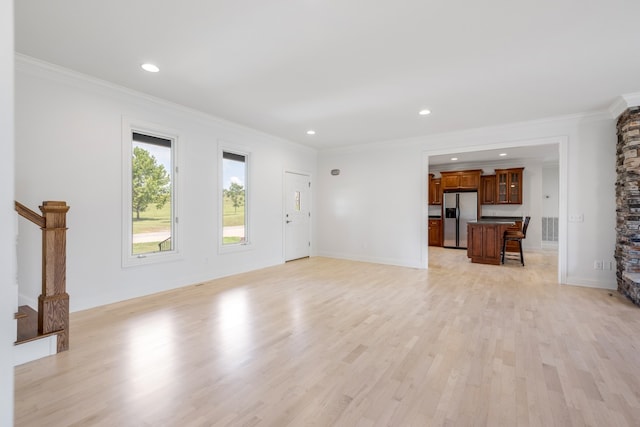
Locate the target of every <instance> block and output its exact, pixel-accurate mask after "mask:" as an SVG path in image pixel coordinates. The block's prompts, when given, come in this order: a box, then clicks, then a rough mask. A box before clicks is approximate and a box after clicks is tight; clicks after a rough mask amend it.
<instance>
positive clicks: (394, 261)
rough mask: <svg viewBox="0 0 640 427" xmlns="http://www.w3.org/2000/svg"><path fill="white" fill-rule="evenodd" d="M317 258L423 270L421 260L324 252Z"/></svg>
mask: <svg viewBox="0 0 640 427" xmlns="http://www.w3.org/2000/svg"><path fill="white" fill-rule="evenodd" d="M317 256H320V257H325V258H337V259H345V260H349V261H358V262H370V263H372V264H385V265H393V266H398V267H408V268H419V269H424V267H423V266H422V264H423V260H421V259H420V260H414V261H411V260H407V259H404V258H402V259H401V258H386V257H369V256H359V255H353V254H347V253H339V252H330V251H329V252H325V251H320V252H319V253H318V255H317Z"/></svg>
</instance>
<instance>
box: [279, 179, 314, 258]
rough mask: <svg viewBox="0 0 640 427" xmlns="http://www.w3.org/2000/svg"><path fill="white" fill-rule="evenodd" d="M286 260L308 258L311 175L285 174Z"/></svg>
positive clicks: (309, 248) (309, 247)
mask: <svg viewBox="0 0 640 427" xmlns="http://www.w3.org/2000/svg"><path fill="white" fill-rule="evenodd" d="M284 175H285V184H284V187H285V209H284V222H285V223H284V230H285V231H284V234H285V248H284V260H285V261H291V260H292V259H298V258H304V257H308V256H309V254H310V252H311V240H310V238H309V234H310V230H309V228H310V227H309V225H310V223H311V203H310V198H311V197H310V194H311V179H310V177H309V175H303V174H299V173H293V172H285V174H284Z"/></svg>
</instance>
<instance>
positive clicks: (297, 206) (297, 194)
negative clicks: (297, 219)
mask: <svg viewBox="0 0 640 427" xmlns="http://www.w3.org/2000/svg"><path fill="white" fill-rule="evenodd" d="M293 200H294V203H295V206H294V207H293V210H295V211H296V212H300V192H299V191H295V192H294V193H293Z"/></svg>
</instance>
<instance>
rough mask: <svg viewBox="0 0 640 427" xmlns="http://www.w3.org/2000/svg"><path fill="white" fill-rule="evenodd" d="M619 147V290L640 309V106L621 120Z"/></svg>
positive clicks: (617, 257)
mask: <svg viewBox="0 0 640 427" xmlns="http://www.w3.org/2000/svg"><path fill="white" fill-rule="evenodd" d="M616 148H617V150H616V154H617V160H616V172H617V179H616V252H615V258H616V265H617V271H616V276H617V279H618V291H619V292H620V293H622V294H623V295H626V296H627V297H628V298H629V299H631V301H633V302H634V304H636V305H639V306H640V107H631V108H628V109H627V110H626V111H625V112H624V113H622V115H621V116H620V117H619V118H618V143H617V146H616Z"/></svg>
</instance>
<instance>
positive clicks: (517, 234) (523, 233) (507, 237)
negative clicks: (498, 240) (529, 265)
mask: <svg viewBox="0 0 640 427" xmlns="http://www.w3.org/2000/svg"><path fill="white" fill-rule="evenodd" d="M529 220H531V217H530V216H528V217H526V218H525V219H524V223H523V224H522V230H517V231H515V230H507V231H505V232H504V235H503V236H502V264H504V255H505V253H506V252H507V241H513V242H518V248H520V262H521V263H522V266H523V267H524V255H523V254H522V240H524V239H525V238H526V237H527V228H528V227H529Z"/></svg>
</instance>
